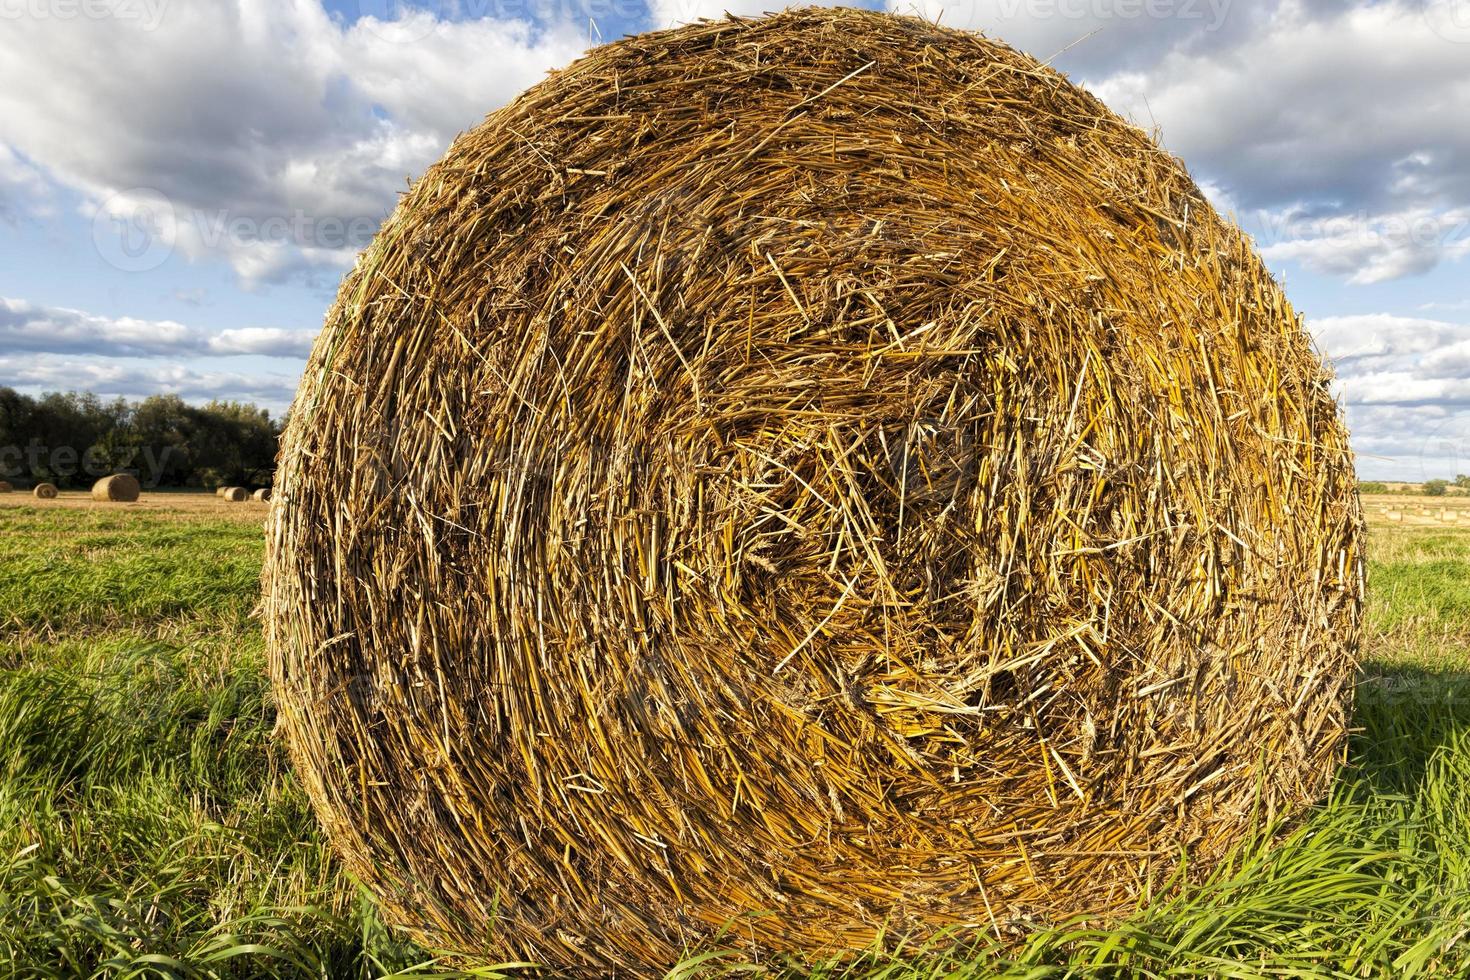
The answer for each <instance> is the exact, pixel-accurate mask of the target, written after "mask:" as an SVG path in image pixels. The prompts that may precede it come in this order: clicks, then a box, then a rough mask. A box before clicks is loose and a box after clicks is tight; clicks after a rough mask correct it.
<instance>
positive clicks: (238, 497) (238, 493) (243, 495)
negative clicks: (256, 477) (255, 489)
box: [220, 487, 250, 504]
mask: <svg viewBox="0 0 1470 980" xmlns="http://www.w3.org/2000/svg"><path fill="white" fill-rule="evenodd" d="M220 496H221V497H224V498H225V499H226V500H228V501H229V502H230V503H232V504H238V503H239V502H240V501H242V500H249V499H250V491H249V490H246V489H245V488H244V487H226V488H225V492H224V493H222V494H220Z"/></svg>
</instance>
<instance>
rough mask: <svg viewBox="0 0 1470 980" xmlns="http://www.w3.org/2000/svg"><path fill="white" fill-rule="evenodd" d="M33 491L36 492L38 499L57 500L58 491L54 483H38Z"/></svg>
mask: <svg viewBox="0 0 1470 980" xmlns="http://www.w3.org/2000/svg"><path fill="white" fill-rule="evenodd" d="M31 493H33V494H35V495H36V498H37V499H38V500H55V499H56V493H57V491H56V487H55V486H54V485H53V484H50V483H38V484H36V486H35V489H33V490H32V491H31Z"/></svg>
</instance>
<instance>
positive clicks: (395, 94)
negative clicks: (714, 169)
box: [0, 0, 585, 281]
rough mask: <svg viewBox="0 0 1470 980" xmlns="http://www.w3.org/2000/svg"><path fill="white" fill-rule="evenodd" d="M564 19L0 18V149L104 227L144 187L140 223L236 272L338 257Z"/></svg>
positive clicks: (525, 75) (527, 77) (276, 11)
mask: <svg viewBox="0 0 1470 980" xmlns="http://www.w3.org/2000/svg"><path fill="white" fill-rule="evenodd" d="M139 3H141V0H139ZM131 6H134V7H137V8H138V9H139V10H140V11H144V12H146V9H152V8H146V9H145V8H144V7H141V6H139V5H138V4H132V5H131ZM383 6H384V7H385V9H386V8H387V7H389V6H391V7H394V8H396V7H397V6H398V5H397V4H396V3H395V4H391V5H388V4H384V5H383ZM371 8H372V4H370V3H369V4H365V9H371ZM155 21H156V22H155ZM580 30H585V26H584V27H582V28H574V27H573V26H571V25H570V24H569V23H568V24H564V25H555V24H554V25H551V26H546V27H538V26H536V24H535V23H534V22H533V21H531V20H529V19H509V20H494V19H479V20H467V21H465V20H454V21H449V20H445V19H441V18H439V17H437V16H435V15H434V14H432V13H425V12H416V13H411V14H409V15H408V16H407V17H406V18H403V19H401V20H398V21H386V20H383V19H378V18H374V17H366V18H362V19H359V20H357V21H355V22H354V23H352V24H351V25H347V24H345V23H344V22H343V21H341V20H339V19H335V18H333V17H332V16H331V15H329V14H328V13H327V12H326V11H325V10H324V9H323V7H322V5H321V3H320V0H222V2H211V3H168V4H166V5H163V6H162V7H161V8H160V9H159V10H158V11H157V16H156V18H149V17H141V16H140V17H132V18H124V17H121V16H116V17H76V18H70V19H60V18H57V17H39V16H21V17H15V18H7V19H6V21H5V30H4V31H3V32H0V148H4V149H5V152H6V153H7V154H10V156H12V157H13V156H14V155H15V154H16V153H17V152H18V153H20V154H23V155H24V157H25V158H26V159H28V160H29V161H31V162H32V163H33V164H34V165H35V166H36V167H38V168H40V169H42V170H44V171H45V173H46V174H47V175H48V176H49V177H50V178H52V179H54V180H55V181H58V182H60V183H62V184H64V185H66V186H68V187H71V188H74V189H76V190H79V191H81V192H82V193H83V194H84V195H85V196H86V198H87V200H88V202H89V204H88V207H89V209H91V210H93V211H99V212H100V213H101V214H100V217H101V219H102V220H101V221H100V222H99V225H100V228H101V235H102V236H104V237H105V236H106V235H108V234H110V233H113V232H111V231H110V229H111V228H112V227H113V226H114V225H118V226H119V228H120V230H121V231H122V232H123V233H135V232H136V230H137V229H136V228H134V229H129V228H128V227H127V225H128V222H129V221H133V222H134V223H135V224H137V219H138V217H139V214H138V210H137V202H138V201H139V200H140V199H142V200H148V201H157V200H158V199H160V198H161V199H162V200H163V201H164V202H166V203H167V204H168V206H169V207H168V212H169V213H168V214H167V215H162V214H160V215H152V214H150V216H149V217H150V219H154V218H156V219H157V222H156V224H155V225H154V226H153V227H151V228H149V229H144V230H145V231H153V232H158V233H159V234H164V235H167V237H168V238H169V242H168V245H169V247H168V249H165V250H163V251H165V252H167V251H172V250H174V249H177V250H179V251H181V252H183V253H184V254H186V255H189V256H192V257H198V256H202V255H209V254H219V255H222V256H223V257H225V258H227V259H228V260H229V261H231V262H232V263H233V265H234V267H235V269H236V271H237V272H238V273H239V274H240V276H241V277H242V278H244V279H246V280H249V281H258V280H272V279H281V278H285V277H288V276H290V275H291V274H293V273H294V272H296V271H299V270H300V269H303V268H304V269H308V270H310V269H312V268H315V269H327V270H340V269H341V268H342V267H343V266H344V265H345V264H346V263H347V262H349V261H350V257H351V254H352V252H353V251H354V250H355V249H356V248H358V247H360V246H361V244H362V243H363V240H364V239H365V238H366V237H367V235H370V234H371V230H372V229H373V228H375V227H376V225H377V223H378V222H379V221H380V220H381V219H382V218H383V217H384V216H385V215H386V213H387V212H388V211H389V210H390V209H391V208H392V206H393V203H394V201H395V197H396V195H397V193H398V192H400V191H402V190H403V189H404V187H405V186H406V181H407V179H408V178H409V177H411V176H415V175H417V174H418V173H419V172H421V171H422V170H423V169H424V168H425V167H426V166H427V165H428V164H429V163H431V162H432V161H433V160H434V159H435V158H436V157H437V156H438V155H439V154H440V153H441V152H442V151H443V149H444V147H445V146H446V145H448V143H449V142H450V141H451V140H452V139H453V137H454V136H455V134H456V133H458V132H459V131H461V130H463V129H465V128H468V127H470V126H472V125H474V124H475V123H477V122H478V121H479V120H480V118H481V117H482V116H483V115H484V113H485V112H486V111H488V110H490V109H493V108H494V107H496V106H498V105H500V104H502V103H504V102H505V101H507V100H508V99H509V98H510V97H511V96H512V95H514V94H515V93H516V92H518V91H519V90H521V89H523V88H524V87H526V86H527V85H529V84H530V83H532V82H534V81H536V80H537V79H538V78H540V77H541V76H542V75H543V74H544V72H545V71H546V70H547V69H548V68H551V67H553V66H556V65H559V64H563V63H565V62H567V61H569V60H571V59H572V58H573V57H575V56H576V55H577V54H578V53H579V52H580V51H581V49H582V48H583V47H584V46H585V39H584V37H583V35H582V34H581V33H579V31H580ZM58 65H65V66H67V72H66V76H65V79H64V84H62V83H61V81H62V80H61V79H59V78H58V77H57V75H56V66H58ZM42 80H47V81H42ZM6 159H7V158H6V157H0V172H4V170H5V168H6V162H5V161H6ZM354 224H356V225H357V226H358V227H359V232H358V233H357V234H356V235H355V237H354V234H353V233H352V231H351V227H352V226H353V225H354ZM362 227H365V228H366V229H367V231H366V232H365V233H363V232H361V230H360V229H361V228H362ZM144 244H145V245H147V244H149V243H147V242H145V243H144ZM158 252H159V250H158V249H156V248H155V249H154V251H153V252H152V253H150V254H151V255H156V254H157V253H158ZM123 254H124V255H126V254H127V253H126V252H124V253H123Z"/></svg>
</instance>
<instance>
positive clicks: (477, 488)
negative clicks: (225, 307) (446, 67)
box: [265, 10, 1363, 975]
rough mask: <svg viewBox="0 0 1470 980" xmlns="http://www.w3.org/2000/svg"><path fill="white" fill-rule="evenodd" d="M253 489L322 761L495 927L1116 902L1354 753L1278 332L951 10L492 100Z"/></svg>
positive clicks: (1305, 367) (1321, 414)
mask: <svg viewBox="0 0 1470 980" xmlns="http://www.w3.org/2000/svg"><path fill="white" fill-rule="evenodd" d="M276 485H277V486H278V487H281V488H282V493H281V500H282V501H289V503H288V504H285V505H284V506H277V507H275V508H273V511H272V516H271V518H270V520H269V522H268V538H269V556H268V561H267V568H266V574H265V589H266V604H265V620H266V630H267V636H268V643H269V651H270V668H271V672H272V676H273V680H274V684H275V688H276V691H277V695H278V700H279V704H280V710H281V719H282V722H281V724H282V729H283V731H284V733H285V736H286V738H287V741H288V744H289V746H290V748H291V751H292V753H293V756H294V759H295V762H296V766H297V769H298V771H299V772H300V775H301V779H302V780H303V783H304V785H305V787H306V789H307V791H308V793H309V794H310V797H311V799H312V801H313V803H314V806H315V809H316V812H317V813H318V815H319V816H320V818H321V820H322V821H323V823H324V824H325V826H326V827H327V829H328V830H329V832H330V837H331V840H332V842H333V844H334V846H335V848H336V850H337V851H338V853H340V854H341V855H342V856H343V858H344V859H345V860H346V862H347V863H348V865H349V866H350V867H351V868H352V870H353V871H354V872H355V873H356V874H357V875H358V876H359V877H360V878H361V879H362V880H363V881H365V882H366V883H367V884H368V885H369V886H370V888H371V889H372V890H373V891H374V892H375V893H376V895H377V896H378V898H379V899H380V901H381V902H382V903H383V905H384V907H385V908H386V909H387V910H388V912H389V914H390V915H391V916H392V917H393V918H395V920H396V921H399V922H401V923H405V924H408V925H409V926H411V927H412V928H414V929H415V930H417V931H418V932H420V933H423V934H425V935H426V936H427V937H428V939H429V940H430V941H431V942H434V943H436V944H449V945H451V946H454V947H456V948H459V949H463V950H466V951H468V952H471V953H474V954H476V955H480V956H485V957H490V958H494V959H500V958H530V959H534V960H537V961H540V962H544V963H549V964H552V965H555V966H558V967H560V968H563V969H567V970H571V971H575V972H580V973H583V974H588V975H599V974H605V973H607V972H610V971H613V970H627V971H630V972H633V973H638V974H649V973H657V972H658V971H659V970H661V969H666V968H667V967H668V966H670V965H671V964H672V963H674V962H676V961H677V960H679V959H680V958H681V957H682V956H683V955H684V954H685V952H686V951H687V950H689V949H690V948H692V947H694V946H697V945H698V944H699V943H701V942H702V941H705V940H709V939H711V938H712V937H716V936H720V935H724V936H725V939H724V940H723V941H725V942H731V943H740V944H744V945H746V946H748V947H750V950H749V951H754V952H759V953H761V954H762V955H766V954H769V953H775V952H790V953H797V954H803V955H805V954H819V953H830V952H832V951H834V950H843V949H850V948H854V947H860V946H863V945H864V944H867V943H869V942H870V941H872V940H873V938H874V937H875V936H876V935H878V934H879V933H880V932H883V933H884V934H888V935H900V934H901V935H912V936H915V937H920V938H922V937H925V936H932V935H933V934H934V933H935V932H936V931H938V930H940V929H942V928H944V927H948V926H964V927H977V928H979V929H981V930H983V931H984V932H986V933H990V932H992V931H993V930H995V929H999V930H1000V931H1001V932H1005V931H1006V930H1008V929H1010V928H1012V927H1013V926H1014V925H1015V924H1017V923H1025V922H1028V921H1055V920H1058V919H1060V918H1062V917H1065V916H1070V915H1073V914H1078V913H1082V914H1092V915H1097V916H1101V917H1106V916H1110V915H1114V914H1118V913H1121V912H1123V911H1126V910H1127V909H1129V908H1130V907H1132V906H1133V904H1134V903H1135V902H1136V900H1137V899H1138V897H1139V895H1140V894H1142V893H1144V892H1145V891H1147V890H1148V889H1150V888H1155V887H1158V886H1159V885H1160V884H1161V883H1162V882H1164V881H1165V880H1166V878H1167V876H1168V875H1169V874H1170V873H1171V872H1172V871H1174V870H1175V869H1176V868H1177V867H1178V861H1179V857H1180V855H1181V853H1184V854H1188V855H1189V875H1190V876H1197V875H1201V874H1205V873H1207V872H1208V871H1209V870H1210V869H1211V868H1212V867H1213V866H1214V865H1215V864H1216V862H1217V861H1218V860H1219V858H1220V857H1221V856H1222V855H1223V854H1224V853H1225V852H1226V851H1227V850H1228V849H1229V848H1230V847H1231V846H1232V845H1233V844H1235V843H1237V842H1238V841H1240V840H1241V839H1242V838H1243V837H1244V836H1245V835H1247V834H1248V833H1250V832H1251V831H1252V830H1253V829H1255V828H1256V827H1258V826H1259V821H1260V820H1261V819H1262V818H1263V817H1265V816H1283V815H1291V814H1295V813H1299V812H1301V810H1302V808H1303V807H1305V806H1307V805H1308V804H1311V803H1312V802H1313V801H1316V800H1319V799H1320V798H1321V797H1322V796H1323V794H1324V793H1325V792H1326V790H1327V788H1328V785H1329V783H1330V781H1331V779H1332V778H1333V774H1334V773H1335V772H1336V770H1337V768H1338V766H1339V764H1340V763H1341V761H1342V759H1343V754H1344V746H1345V733H1346V730H1347V725H1348V716H1349V710H1350V701H1351V689H1352V678H1353V673H1354V666H1355V650H1356V646H1357V642H1358V636H1359V622H1360V606H1361V595H1362V588H1363V571H1362V550H1361V549H1362V515H1361V512H1360V508H1359V504H1358V501H1357V496H1356V491H1355V480H1354V473H1353V462H1352V458H1351V455H1350V453H1349V450H1348V443H1347V433H1346V431H1345V429H1344V426H1343V424H1342V421H1341V419H1340V416H1339V413H1338V409H1337V406H1336V405H1335V403H1334V401H1333V398H1332V395H1331V392H1330V390H1329V374H1328V372H1327V371H1326V370H1325V369H1324V366H1323V364H1322V361H1321V359H1320V358H1319V356H1318V355H1317V354H1316V353H1315V352H1314V350H1313V348H1312V345H1311V343H1310V341H1309V339H1308V337H1307V335H1306V333H1305V332H1304V330H1303V328H1302V325H1301V322H1300V319H1299V317H1298V315H1297V314H1296V313H1295V312H1294V311H1293V309H1292V307H1291V305H1290V304H1289V303H1288V302H1287V299H1286V297H1285V296H1284V295H1283V293H1282V291H1281V289H1280V288H1279V287H1278V285H1277V284H1276V283H1275V282H1274V281H1273V280H1272V278H1271V276H1270V275H1269V274H1268V272H1267V271H1266V269H1265V268H1264V266H1263V265H1262V263H1261V261H1260V260H1259V258H1258V257H1257V256H1256V255H1255V254H1254V253H1253V251H1252V248H1251V244H1250V242H1249V241H1248V239H1247V238H1246V236H1244V235H1243V234H1242V233H1241V232H1240V231H1239V230H1237V229H1236V228H1235V227H1233V226H1232V225H1230V224H1229V223H1227V222H1226V221H1224V220H1223V219H1222V218H1221V217H1220V216H1219V215H1218V214H1217V213H1216V212H1215V211H1214V209H1213V208H1211V206H1210V205H1209V203H1208V202H1207V201H1206V200H1205V198H1204V197H1203V196H1201V194H1200V192H1199V190H1198V189H1197V187H1196V186H1195V185H1194V183H1193V182H1192V181H1191V180H1190V178H1189V175H1188V173H1187V172H1186V171H1185V169H1184V167H1183V166H1182V165H1181V164H1180V163H1179V162H1178V161H1176V160H1175V159H1173V158H1171V157H1170V156H1169V155H1168V154H1166V153H1165V152H1163V151H1161V150H1160V149H1159V148H1158V147H1157V146H1155V145H1154V144H1153V143H1152V142H1151V141H1150V139H1149V138H1148V137H1147V136H1146V135H1145V134H1144V133H1143V132H1141V131H1140V130H1139V129H1137V128H1135V127H1133V126H1131V125H1128V124H1126V123H1124V122H1123V121H1121V120H1120V119H1119V118H1118V117H1117V116H1115V115H1114V114H1113V113H1111V112H1110V111H1108V110H1107V109H1106V108H1105V107H1104V106H1103V105H1102V104H1101V103H1100V102H1099V101H1098V100H1097V99H1095V98H1094V97H1093V96H1091V95H1089V94H1088V93H1086V92H1085V91H1083V90H1082V89H1080V88H1077V87H1075V86H1073V85H1071V84H1069V83H1068V82H1067V81H1066V80H1065V79H1064V78H1063V77H1062V76H1061V75H1059V74H1057V73H1056V72H1054V71H1052V70H1050V69H1048V68H1045V67H1043V66H1042V65H1040V64H1038V63H1037V62H1036V61H1034V60H1033V59H1031V58H1029V57H1026V56H1023V55H1021V54H1018V53H1016V52H1014V51H1012V50H1011V49H1009V48H1007V47H1005V46H1004V45H1002V44H1000V43H998V42H996V41H992V40H987V39H985V38H982V37H979V36H977V35H973V34H969V33H965V32H960V31H955V30H949V29H945V28H942V27H938V26H935V25H932V24H929V23H926V22H923V21H921V20H917V19H911V18H903V17H896V16H891V15H885V14H878V13H869V12H862V11H852V10H845V11H843V10H809V11H796V12H789V13H784V14H780V15H777V16H773V17H770V18H768V19H762V20H739V19H732V20H723V21H719V22H711V23H702V24H698V25H695V26H690V27H685V28H680V29H677V30H674V31H670V32H662V33H655V34H649V35H643V36H639V37H634V38H630V39H627V40H623V41H619V42H617V43H615V44H611V45H608V46H605V47H602V48H599V49H597V50H595V51H593V52H592V53H591V54H590V55H588V56H587V57H585V58H584V59H582V60H581V61H578V62H576V63H575V64H573V65H572V66H571V67H569V68H567V69H566V70H564V71H561V72H559V73H556V74H554V75H553V76H552V77H551V78H550V79H548V80H547V81H545V82H543V83H541V84H539V85H537V86H535V87H534V88H532V89H531V90H529V91H528V92H526V93H525V94H524V95H523V96H521V97H520V98H519V99H517V100H516V101H515V102H513V103H511V104H510V105H509V106H507V107H505V108H503V109H500V110H498V111H496V112H494V113H492V114H491V115H490V116H489V118H488V119H487V120H486V121H485V122H484V124H483V125H481V126H480V127H479V128H477V129H475V130H474V131H472V132H470V133H468V134H466V135H464V136H462V137H460V138H459V139H458V140H457V141H456V142H455V143H454V145H453V146H452V147H451V148H450V150H449V152H448V153H447V155H446V156H445V157H444V158H443V159H442V160H441V161H440V162H438V163H437V164H435V165H434V166H433V167H432V168H430V170H429V171H428V173H427V174H426V175H425V176H424V177H423V178H422V179H421V180H419V181H418V182H417V183H416V184H415V185H414V187H413V188H412V190H411V191H410V192H409V193H408V194H407V195H406V196H405V197H404V199H403V200H402V201H401V203H400V205H399V207H398V208H397V210H396V212H395V213H394V214H393V216H392V217H391V218H390V220H389V221H388V222H387V223H386V225H385V226H384V227H383V229H382V231H381V232H380V234H379V235H378V237H377V238H376V240H375V241H374V242H373V243H372V245H371V246H370V247H369V248H368V249H367V251H366V252H365V253H364V254H363V256H362V257H361V259H360V261H359V262H358V264H357V266H356V268H355V270H354V271H353V272H352V273H351V274H350V275H349V276H348V277H347V279H346V281H345V282H344V284H343V286H342V288H341V292H340V293H339V295H338V299H337V302H336V304H335V305H334V306H333V308H332V309H331V311H330V312H329V314H328V316H327V320H326V324H325V329H324V330H323V332H322V334H321V336H320V338H319V340H318V341H317V344H316V348H315V351H314V353H313V355H312V358H311V361H310V365H309V367H308V370H307V372H306V375H305V379H304V382H303V385H302V389H301V391H300V393H299V395H298V397H297V400H296V403H295V407H294V409H293V411H292V414H291V418H290V421H289V426H288V429H287V432H286V434H285V437H284V442H283V448H282V452H281V457H280V469H279V473H278V475H277V482H276ZM977 924H978V925H977Z"/></svg>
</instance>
